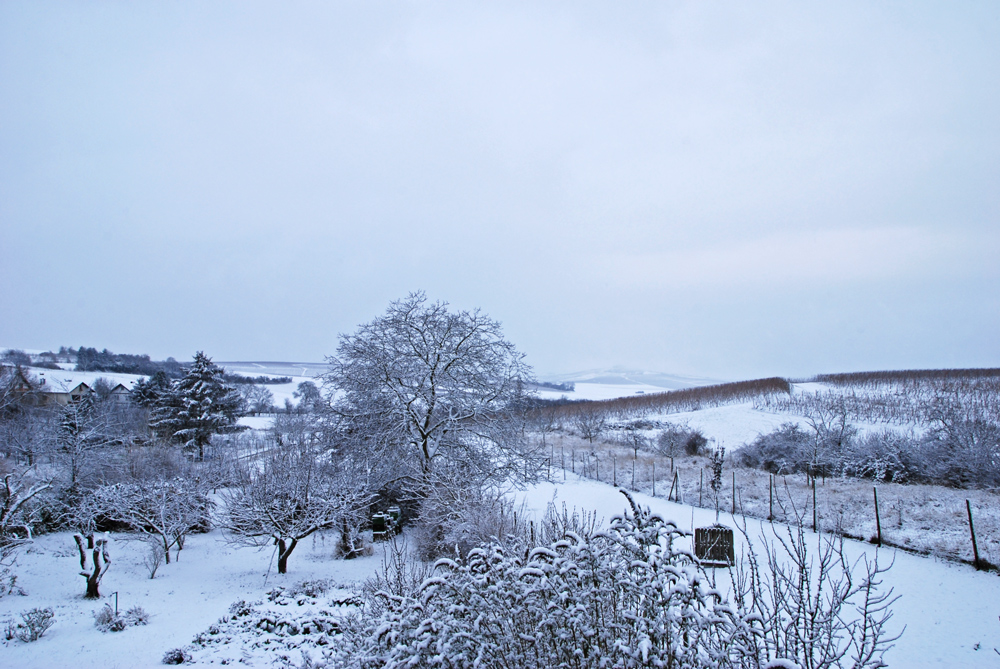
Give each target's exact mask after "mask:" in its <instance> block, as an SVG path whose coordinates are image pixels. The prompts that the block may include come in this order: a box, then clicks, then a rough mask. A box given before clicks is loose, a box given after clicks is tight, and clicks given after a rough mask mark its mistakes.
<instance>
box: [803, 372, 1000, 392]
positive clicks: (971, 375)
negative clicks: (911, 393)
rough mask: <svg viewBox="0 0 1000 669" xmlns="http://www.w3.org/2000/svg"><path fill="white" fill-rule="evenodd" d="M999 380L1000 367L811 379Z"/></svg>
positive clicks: (857, 382)
mask: <svg viewBox="0 0 1000 669" xmlns="http://www.w3.org/2000/svg"><path fill="white" fill-rule="evenodd" d="M987 378H994V379H997V380H1000V369H997V368H983V369H903V370H887V371H878V372H848V373H845V374H819V375H817V376H815V377H813V379H812V380H813V381H818V382H820V383H831V384H834V385H838V386H867V387H875V386H878V385H883V384H887V383H891V384H898V383H901V382H909V383H921V382H924V381H957V380H960V379H976V380H981V379H987Z"/></svg>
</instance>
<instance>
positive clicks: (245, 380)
mask: <svg viewBox="0 0 1000 669" xmlns="http://www.w3.org/2000/svg"><path fill="white" fill-rule="evenodd" d="M222 379H223V380H224V381H225V382H226V383H234V384H237V385H247V384H250V383H254V384H259V385H269V384H270V385H281V384H283V383H291V382H292V377H290V376H266V375H264V374H261V375H260V376H244V375H242V374H237V373H235V372H226V373H225V374H223V375H222Z"/></svg>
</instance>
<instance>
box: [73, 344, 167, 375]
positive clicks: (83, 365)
mask: <svg viewBox="0 0 1000 669" xmlns="http://www.w3.org/2000/svg"><path fill="white" fill-rule="evenodd" d="M60 350H62V349H60ZM65 351H66V354H67V355H69V356H75V358H76V369H77V371H79V372H115V373H119V374H140V375H142V376H152V375H153V374H156V373H157V372H164V373H165V374H166V375H167V376H169V377H170V378H174V379H177V378H180V377H181V376H183V375H184V370H183V368H182V367H181V364H180V363H179V362H177V361H176V360H174V359H173V358H167V359H166V360H163V361H154V360H151V359H150V358H149V356H148V355H133V354H130V353H112V352H111V351H109V350H108V349H104V350H102V351H98V350H97V349H96V348H88V347H86V346H81V347H80V348H78V349H76V350H75V351H74V350H73V349H72V348H68V349H65Z"/></svg>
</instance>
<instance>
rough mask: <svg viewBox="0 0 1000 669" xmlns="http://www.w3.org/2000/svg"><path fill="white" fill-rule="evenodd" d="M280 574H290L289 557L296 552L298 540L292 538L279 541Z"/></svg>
mask: <svg viewBox="0 0 1000 669" xmlns="http://www.w3.org/2000/svg"><path fill="white" fill-rule="evenodd" d="M277 541H278V573H279V574H286V573H288V556H289V555H291V554H292V551H293V550H295V546H296V544H298V543H299V540H298V539H295V538H292V539H291V540H287V541H286V540H285V539H278V540H277Z"/></svg>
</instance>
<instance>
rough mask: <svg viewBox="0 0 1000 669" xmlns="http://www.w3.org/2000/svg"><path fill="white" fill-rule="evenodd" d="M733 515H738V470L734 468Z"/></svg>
mask: <svg viewBox="0 0 1000 669" xmlns="http://www.w3.org/2000/svg"><path fill="white" fill-rule="evenodd" d="M733 515H734V516H735V515H736V470H735V469H734V470H733Z"/></svg>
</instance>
